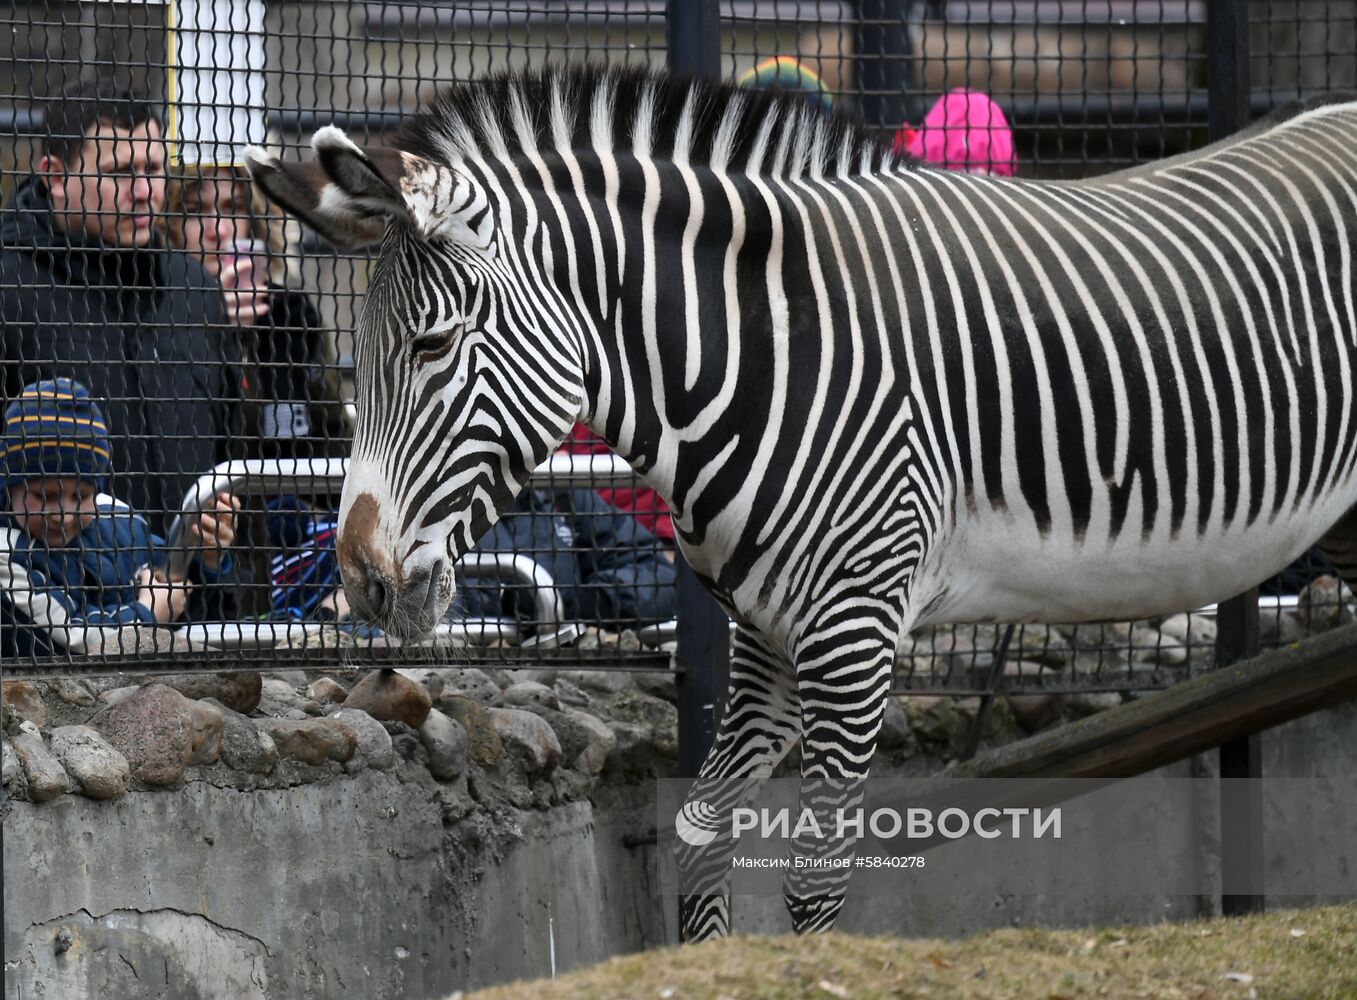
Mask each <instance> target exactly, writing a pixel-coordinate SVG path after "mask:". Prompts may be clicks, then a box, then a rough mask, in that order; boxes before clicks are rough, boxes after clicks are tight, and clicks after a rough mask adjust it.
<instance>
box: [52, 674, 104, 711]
mask: <svg viewBox="0 0 1357 1000" xmlns="http://www.w3.org/2000/svg"><path fill="white" fill-rule="evenodd" d="M48 690H50V691H51V692H52V693H53V694H54V695H56V696H57V697H58V698H60V699H61V700H62V701H64V702H65V703H66V704H68V705H78V706H80V707H82V708H84V707H86V706H89V705H93V704H94V703H95V702H96V701H98V700H99V693H98V692H97V691H95V690H94V688H93V686H91V685H90V683H89V681H85V680H79V679H77V678H75V677H57V678H55V679H54V680H53V681H52V682H51V683H50V684H49V685H48Z"/></svg>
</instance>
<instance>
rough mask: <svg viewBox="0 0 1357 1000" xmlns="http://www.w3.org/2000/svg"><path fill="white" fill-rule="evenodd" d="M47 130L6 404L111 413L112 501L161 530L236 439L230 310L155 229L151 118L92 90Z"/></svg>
mask: <svg viewBox="0 0 1357 1000" xmlns="http://www.w3.org/2000/svg"><path fill="white" fill-rule="evenodd" d="M46 121H47V129H48V135H47V136H46V137H45V138H44V140H43V143H42V153H41V156H40V157H39V158H38V160H37V161H36V164H35V172H34V174H33V176H32V177H30V178H29V179H28V180H27V181H25V182H24V183H23V184H22V185H21V186H20V187H19V189H18V191H17V192H16V193H15V196H14V198H13V200H12V202H11V203H10V204H9V205H8V206H7V207H6V209H5V211H4V213H3V217H0V338H3V354H0V364H2V365H3V372H2V373H0V374H3V379H2V380H0V383H2V384H3V390H2V391H3V398H4V399H5V400H8V399H12V398H13V397H14V394H15V393H17V392H18V391H19V390H20V388H21V387H22V386H24V385H27V384H29V383H31V382H35V381H37V380H39V379H44V378H55V377H59V376H66V377H71V378H74V379H76V380H77V381H79V382H82V383H83V384H84V385H86V386H87V387H88V388H89V390H90V392H91V393H92V394H93V395H94V396H96V397H97V398H100V399H103V400H105V401H106V407H107V415H108V418H109V420H110V422H111V424H112V426H113V427H115V428H117V432H118V433H117V436H116V438H115V440H114V442H113V443H114V446H115V449H116V451H117V453H118V456H119V461H118V469H117V472H116V473H115V474H114V479H113V483H112V489H113V492H114V493H115V494H116V495H117V496H119V497H121V498H122V499H124V500H125V501H126V502H128V503H130V504H131V505H132V507H133V508H134V509H136V510H139V511H141V512H142V513H143V514H145V515H146V516H147V517H148V519H149V521H150V523H151V526H152V528H153V529H155V530H157V531H162V532H163V531H164V530H165V529H166V528H167V527H168V525H169V522H170V519H171V518H172V517H173V515H174V514H175V513H176V512H177V511H178V509H179V506H180V503H181V501H182V499H183V497H184V495H185V493H186V492H187V490H188V489H189V487H190V486H191V485H192V483H193V481H194V480H195V479H196V478H197V477H198V476H200V475H201V474H203V473H204V472H207V471H208V470H209V469H211V467H212V466H213V465H215V464H216V463H217V462H219V461H222V460H224V459H225V458H227V457H229V454H228V449H227V442H228V440H230V439H231V438H233V437H234V438H238V437H239V428H232V427H231V425H230V419H231V414H232V412H233V410H234V408H235V404H234V402H233V400H234V397H235V396H236V390H235V386H236V383H237V381H238V376H237V375H236V371H237V368H236V364H235V363H236V361H237V360H238V359H236V358H235V357H234V356H233V355H232V353H231V349H230V348H231V345H230V344H229V343H228V342H227V341H226V340H225V339H224V337H223V325H224V323H225V321H226V315H225V302H224V301H223V298H222V294H221V290H220V288H219V286H218V285H217V284H216V282H215V281H213V280H212V278H211V276H209V275H208V274H206V273H205V272H204V271H203V269H202V267H201V266H200V265H199V264H198V263H197V262H195V261H194V260H192V259H191V258H190V257H188V256H187V255H185V254H182V253H176V252H174V251H172V250H169V249H167V248H166V247H165V246H164V243H163V241H162V240H161V238H160V236H159V235H158V232H157V229H156V227H155V219H156V215H157V213H158V212H159V211H160V209H161V207H162V204H163V202H164V192H165V176H164V164H165V151H164V143H163V141H162V134H161V125H160V121H159V119H158V118H157V117H156V113H155V111H154V109H153V108H152V107H151V106H150V105H149V104H147V103H146V102H144V101H141V100H138V99H136V98H134V97H133V96H132V95H131V94H129V93H127V92H125V91H121V90H118V89H117V88H115V87H114V86H112V85H111V84H109V83H107V82H103V83H101V82H95V83H89V84H83V85H79V86H77V87H74V88H68V89H67V90H66V91H64V92H63V94H62V96H61V97H59V98H58V99H57V100H55V101H53V102H52V103H51V105H49V107H48V109H47V114H46ZM233 432H234V433H233Z"/></svg>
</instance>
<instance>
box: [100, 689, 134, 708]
mask: <svg viewBox="0 0 1357 1000" xmlns="http://www.w3.org/2000/svg"><path fill="white" fill-rule="evenodd" d="M140 690H141V685H139V684H129V685H127V686H125V687H114V688H109V689H108V690H106V691H103V692H101V693H100V695H99V700H100V701H102V702H103V703H104V706H105V707H106V708H112V707H113V706H114V705H116V704H118V703H119V702H123V701H126V700H127V699H128V698H130V697H131V696H132V695H134V694H135V693H136V692H138V691H140Z"/></svg>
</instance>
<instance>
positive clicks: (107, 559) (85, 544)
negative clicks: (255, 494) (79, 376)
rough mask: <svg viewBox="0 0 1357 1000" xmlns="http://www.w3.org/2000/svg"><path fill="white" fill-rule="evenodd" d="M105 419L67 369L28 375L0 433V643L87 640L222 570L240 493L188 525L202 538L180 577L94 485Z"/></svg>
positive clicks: (20, 646)
mask: <svg viewBox="0 0 1357 1000" xmlns="http://www.w3.org/2000/svg"><path fill="white" fill-rule="evenodd" d="M111 468H112V452H111V449H110V447H109V428H108V425H107V423H106V422H105V420H104V415H103V412H102V410H101V409H100V407H99V405H98V404H97V403H95V402H94V400H93V399H91V398H90V394H89V391H88V390H87V389H86V388H85V387H84V386H83V385H81V384H80V383H79V382H75V381H73V380H72V379H66V378H62V379H54V380H46V381H43V382H36V383H34V384H32V385H29V386H26V387H25V388H24V389H23V391H22V392H21V393H20V395H19V396H18V397H17V398H16V399H14V400H13V401H11V403H10V405H9V406H8V407H6V409H5V414H4V429H3V434H0V655H3V656H4V657H5V658H6V659H9V658H12V657H25V658H27V657H33V656H45V655H52V654H54V653H58V652H62V651H65V652H70V653H81V652H94V651H97V650H102V649H105V648H106V647H107V643H106V640H107V638H108V630H113V631H114V632H116V631H117V630H118V629H120V628H121V627H122V626H126V625H138V624H140V625H168V624H170V623H172V622H174V621H176V620H177V619H178V618H179V617H180V616H181V615H182V614H183V612H184V607H185V604H186V602H187V600H188V595H189V592H190V590H191V589H192V588H193V587H194V585H195V584H200V583H213V582H216V581H217V580H219V579H220V578H221V577H222V576H223V575H225V574H226V573H228V572H229V571H230V555H229V553H228V551H227V550H228V549H229V547H230V545H231V542H232V541H233V540H234V538H235V512H236V510H237V509H238V507H239V502H238V501H236V500H234V499H233V498H231V497H230V496H227V495H226V494H221V495H219V496H218V497H217V500H216V509H215V510H214V511H212V512H209V513H204V514H203V516H202V517H201V519H200V520H199V522H198V523H197V524H195V525H191V526H190V527H189V532H190V534H191V535H192V537H193V539H194V541H195V543H196V544H197V545H200V546H202V548H201V551H200V553H199V555H198V558H196V559H195V560H194V561H193V564H192V567H191V570H190V576H189V577H188V578H172V577H170V576H168V575H167V574H166V572H165V571H164V570H157V569H153V568H152V567H154V566H156V565H157V564H158V562H159V558H158V549H159V548H160V546H161V541H160V539H159V538H157V537H155V536H154V535H152V534H151V530H150V527H149V526H148V525H147V523H146V520H145V519H144V518H142V517H141V516H140V515H138V514H136V513H134V512H133V511H132V510H131V509H130V508H129V507H128V506H127V505H126V504H123V503H121V502H119V501H117V500H115V499H113V498H112V497H110V496H107V495H104V494H102V493H101V491H102V490H103V489H104V487H105V485H106V483H107V480H108V475H109V472H110V470H111Z"/></svg>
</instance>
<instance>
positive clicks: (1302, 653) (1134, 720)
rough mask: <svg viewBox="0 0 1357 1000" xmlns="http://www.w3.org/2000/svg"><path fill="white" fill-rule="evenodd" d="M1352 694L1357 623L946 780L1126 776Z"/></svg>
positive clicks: (991, 754)
mask: <svg viewBox="0 0 1357 1000" xmlns="http://www.w3.org/2000/svg"><path fill="white" fill-rule="evenodd" d="M1351 698H1357V625H1348V626H1345V627H1343V628H1340V629H1335V630H1333V631H1332V632H1326V633H1324V634H1322V635H1318V636H1315V637H1314V638H1312V639H1306V640H1305V641H1304V642H1300V643H1296V644H1294V645H1291V646H1287V647H1284V648H1282V649H1274V650H1269V651H1267V652H1265V653H1262V654H1260V655H1258V656H1255V657H1252V658H1251V659H1248V660H1241V661H1240V662H1239V663H1236V664H1234V665H1232V666H1229V667H1223V668H1221V669H1219V670H1214V671H1212V672H1210V673H1207V674H1203V675H1202V676H1200V677H1196V678H1193V679H1192V680H1188V681H1184V682H1182V683H1181V684H1175V685H1174V686H1173V687H1171V688H1168V689H1167V690H1165V691H1160V692H1156V693H1155V694H1151V695H1147V696H1146V697H1144V698H1141V699H1139V700H1138V701H1133V702H1129V703H1127V704H1125V705H1119V706H1117V707H1116V708H1112V709H1108V710H1107V711H1105V712H1100V713H1099V714H1097V715H1093V716H1090V717H1088V718H1087V719H1081V720H1080V721H1078V722H1074V723H1070V724H1069V725H1066V726H1061V727H1059V728H1058V729H1054V730H1051V731H1049V732H1046V733H1041V734H1038V735H1036V736H1033V737H1030V738H1029V739H1025V740H1022V741H1021V742H1019V743H1014V744H1011V745H1009V746H1004V747H999V748H997V749H995V750H990V751H988V752H987V753H984V754H982V755H980V756H978V757H976V758H975V759H974V760H970V761H967V762H965V763H963V764H958V765H957V766H956V767H953V768H949V769H948V770H947V771H946V772H944V774H943V775H941V777H946V778H1020V777H1021V778H1125V777H1130V776H1131V775H1136V774H1143V773H1145V772H1146V771H1152V770H1154V769H1155V768H1157V767H1162V766H1163V765H1165V764H1171V763H1173V762H1174V761H1177V760H1182V759H1183V758H1185V757H1191V756H1193V755H1195V754H1199V753H1203V752H1205V751H1207V750H1212V749H1214V748H1215V747H1218V746H1220V745H1221V744H1222V743H1224V742H1226V741H1227V740H1231V739H1235V738H1238V737H1241V736H1247V735H1249V734H1250V733H1257V732H1262V731H1263V730H1265V729H1271V728H1272V727H1273V726H1279V725H1281V724H1282V723H1283V722H1290V721H1291V720H1292V719H1298V718H1300V717H1301V716H1304V715H1309V714H1310V713H1311V712H1314V711H1317V710H1318V709H1321V708H1328V707H1330V706H1333V705H1337V704H1339V703H1340V702H1343V701H1347V700H1349V699H1351Z"/></svg>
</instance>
